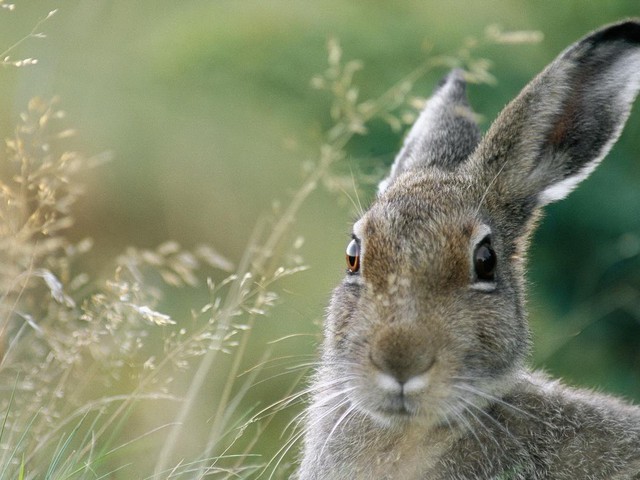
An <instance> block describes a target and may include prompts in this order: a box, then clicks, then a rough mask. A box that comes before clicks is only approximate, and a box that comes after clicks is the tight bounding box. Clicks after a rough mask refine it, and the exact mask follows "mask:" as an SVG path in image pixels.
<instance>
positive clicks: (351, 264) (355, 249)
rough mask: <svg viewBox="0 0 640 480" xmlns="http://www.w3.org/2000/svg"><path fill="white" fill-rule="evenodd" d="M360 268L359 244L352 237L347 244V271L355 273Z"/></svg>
mask: <svg viewBox="0 0 640 480" xmlns="http://www.w3.org/2000/svg"><path fill="white" fill-rule="evenodd" d="M358 270H360V245H358V242H357V240H356V239H355V238H354V239H353V240H351V242H349V245H347V271H348V272H349V273H357V272H358Z"/></svg>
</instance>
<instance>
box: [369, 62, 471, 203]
mask: <svg viewBox="0 0 640 480" xmlns="http://www.w3.org/2000/svg"><path fill="white" fill-rule="evenodd" d="M479 141H480V130H479V129H478V126H477V125H476V122H475V120H474V115H473V112H472V111H471V108H470V107H469V102H468V101H467V96H466V83H465V81H464V78H463V76H462V71H461V70H453V71H452V72H451V73H450V74H449V75H448V76H447V77H445V78H444V79H443V80H442V82H441V83H440V85H439V86H438V88H437V89H436V91H435V92H434V93H433V95H432V96H431V98H430V99H429V101H428V102H427V105H426V106H425V108H424V110H423V111H422V113H421V114H420V116H419V117H418V120H416V123H415V124H414V125H413V127H411V130H410V131H409V134H408V135H407V137H406V138H405V141H404V145H403V147H402V149H401V150H400V153H398V155H397V156H396V159H395V161H394V162H393V166H392V167H391V173H390V174H389V176H388V177H387V178H386V179H385V180H383V181H382V182H381V183H380V185H379V186H378V194H381V193H382V192H384V191H385V190H386V189H387V188H388V187H389V186H390V185H391V184H392V183H393V182H394V181H395V180H396V178H397V177H398V176H399V175H400V174H401V173H404V172H406V171H408V170H412V169H421V168H425V167H426V166H429V165H431V166H437V167H439V168H443V169H446V170H451V169H454V168H455V167H456V166H457V165H458V164H459V163H460V162H462V161H464V160H466V159H467V158H468V157H469V155H470V154H471V152H473V150H474V149H475V148H476V146H477V145H478V142H479Z"/></svg>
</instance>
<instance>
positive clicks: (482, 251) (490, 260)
mask: <svg viewBox="0 0 640 480" xmlns="http://www.w3.org/2000/svg"><path fill="white" fill-rule="evenodd" d="M497 263H498V259H497V257H496V252H495V251H494V250H493V248H492V247H491V237H489V236H486V237H485V238H484V239H483V240H482V241H481V242H480V243H479V244H478V246H477V247H476V250H475V252H474V254H473V265H474V268H475V272H476V276H477V278H478V280H480V281H484V282H493V281H494V279H495V270H496V264H497Z"/></svg>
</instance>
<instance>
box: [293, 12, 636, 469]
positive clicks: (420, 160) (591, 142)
mask: <svg viewBox="0 0 640 480" xmlns="http://www.w3.org/2000/svg"><path fill="white" fill-rule="evenodd" d="M639 88H640V21H638V20H631V21H625V22H622V23H618V24H614V25H610V26H606V27H604V28H602V29H600V30H597V31H595V32H593V33H591V34H590V35H588V36H586V37H584V38H583V39H582V40H580V41H578V42H576V43H575V44H573V45H571V46H570V47H569V48H567V49H566V50H565V51H564V52H562V53H561V54H560V55H559V56H558V58H557V59H556V60H555V61H554V62H552V63H551V64H550V65H549V66H548V67H547V68H546V69H545V70H544V71H543V72H542V73H540V74H539V75H538V76H537V77H536V78H535V79H534V80H533V81H532V82H531V83H530V84H529V85H528V86H527V87H526V88H524V90H523V91H522V92H521V93H520V95H519V96H518V97H517V98H516V99H515V100H514V101H512V102H511V103H510V104H509V105H507V107H506V108H505V109H504V110H503V111H502V113H501V114H500V115H499V117H498V119H497V120H496V121H495V122H494V124H493V125H492V126H491V127H490V129H489V131H488V133H487V134H486V135H485V136H484V138H481V135H480V132H479V129H478V127H477V125H476V123H475V122H474V118H473V115H472V113H471V111H470V107H469V104H468V102H467V99H466V94H465V82H464V79H463V75H462V73H461V72H460V71H453V72H452V73H450V74H449V75H448V77H447V78H445V80H444V81H443V82H442V83H441V85H440V86H439V87H438V88H437V89H436V91H435V92H434V94H433V96H432V98H431V99H430V100H429V101H428V103H427V105H426V107H425V109H424V111H423V112H422V113H421V115H420V116H419V118H418V120H417V121H416V123H415V125H414V126H413V127H412V128H411V130H410V132H409V134H408V136H407V138H406V139H405V141H404V144H403V147H402V149H401V151H400V153H399V154H398V155H397V157H396V159H395V162H394V164H393V166H392V168H391V172H390V174H389V176H388V177H387V178H386V179H385V180H384V181H382V183H381V184H380V186H379V189H378V194H377V197H376V199H375V201H374V202H373V205H372V206H371V207H370V209H369V210H368V211H367V212H366V213H365V214H364V215H363V216H362V217H361V218H360V219H359V220H358V221H357V222H356V223H355V225H354V226H353V234H352V240H351V242H350V243H349V244H348V247H347V267H348V269H347V274H346V276H345V278H344V280H343V281H342V283H341V284H340V285H339V286H338V287H337V288H336V289H335V290H334V292H333V296H332V299H331V302H330V305H329V308H328V313H327V319H326V326H325V332H324V333H325V338H324V342H323V345H322V357H321V361H320V364H319V367H318V369H317V371H316V372H315V375H314V377H313V380H312V381H313V385H312V388H311V390H312V392H313V395H312V399H311V401H310V404H309V406H308V409H307V412H306V420H305V422H306V425H305V431H304V445H303V449H302V459H301V465H300V466H299V469H298V471H297V472H296V474H294V476H295V478H298V479H300V480H311V479H330V480H340V479H349V480H356V479H366V480H381V479H429V480H431V479H433V480H440V479H441V480H455V479H505V480H506V479H527V480H530V479H571V480H574V479H629V478H638V479H640V408H639V407H636V406H633V405H631V404H629V403H626V402H624V401H622V400H619V399H616V398H614V397H610V396H607V395H604V394H597V393H593V392H591V391H587V390H579V389H573V388H568V387H566V386H564V385H563V384H562V383H560V382H558V381H556V380H552V379H550V378H548V377H547V376H545V374H543V373H540V372H535V371H532V370H530V369H529V368H528V367H527V364H526V363H527V356H528V352H529V347H530V338H529V330H528V325H527V314H526V310H525V280H524V274H525V254H526V249H527V244H528V241H529V237H530V236H531V233H532V231H533V229H534V227H535V226H536V222H537V220H538V218H539V215H540V210H541V208H542V207H544V206H545V205H546V204H548V203H550V202H553V201H556V200H560V199H561V198H563V197H565V196H566V195H567V194H568V193H569V192H571V190H572V189H573V188H574V187H575V186H576V185H577V184H578V183H579V182H580V181H581V180H583V179H584V178H585V177H587V175H589V174H590V173H591V171H592V170H593V169H594V168H595V167H596V166H597V165H598V163H599V162H600V161H601V160H602V158H603V157H604V156H605V155H606V154H607V152H608V151H609V149H610V148H611V146H612V144H613V143H614V142H615V140H616V139H617V137H618V136H619V134H620V132H621V130H622V127H623V125H624V123H625V121H626V119H627V117H628V115H629V111H630V109H631V106H632V104H633V102H634V99H635V96H636V94H637V92H638V89H639Z"/></svg>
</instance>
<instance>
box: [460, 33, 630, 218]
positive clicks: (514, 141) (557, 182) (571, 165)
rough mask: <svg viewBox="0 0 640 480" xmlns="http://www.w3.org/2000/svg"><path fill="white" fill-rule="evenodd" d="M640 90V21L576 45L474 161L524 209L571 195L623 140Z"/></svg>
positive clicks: (491, 188) (510, 111)
mask: <svg viewBox="0 0 640 480" xmlns="http://www.w3.org/2000/svg"><path fill="white" fill-rule="evenodd" d="M639 88H640V23H639V22H637V21H627V22H623V23H619V24H614V25H610V26H607V27H605V28H603V29H601V30H598V31H595V32H593V33H592V34H590V35H588V36H586V37H585V38H583V39H582V40H580V41H578V42H576V43H575V44H573V45H572V46H570V47H569V48H567V49H566V50H565V51H564V52H562V53H561V54H560V56H559V57H558V58H557V59H556V60H555V61H554V62H553V63H551V64H550V65H549V66H548V67H547V68H546V69H545V70H544V71H543V72H542V73H541V74H540V75H538V76H537V77H536V78H535V79H534V80H533V81H532V82H531V83H530V84H529V85H528V86H527V87H526V88H525V89H524V90H523V91H522V92H521V94H520V95H519V96H518V97H517V98H516V99H515V100H514V101H513V102H511V103H510V104H509V105H507V107H506V108H505V109H504V110H503V111H502V113H501V114H500V116H499V117H498V119H497V120H496V121H495V123H494V124H493V125H492V127H491V128H490V129H489V132H488V133H487V135H486V137H485V138H484V139H483V141H482V142H481V144H480V146H479V148H478V150H477V151H476V154H475V155H474V157H473V159H472V161H471V165H472V166H473V167H477V168H479V169H480V170H481V172H482V174H481V176H482V177H483V178H484V183H485V185H486V188H487V195H491V194H493V195H492V196H493V197H494V198H493V199H494V200H496V201H498V202H500V203H502V204H503V205H504V204H508V205H510V208H512V209H514V208H515V209H516V210H519V211H521V209H522V208H524V209H525V210H531V209H533V208H535V207H537V206H542V205H545V204H547V203H549V202H553V201H555V200H559V199H561V198H563V197H565V196H566V195H567V194H569V192H571V190H573V188H574V187H575V186H576V185H577V184H578V183H579V182H580V181H582V180H583V179H584V178H586V177H587V176H588V175H589V174H590V173H591V172H592V171H593V169H594V168H595V167H596V166H597V165H598V163H599V162H600V161H601V160H602V158H603V157H604V156H605V155H606V154H607V152H608V151H609V150H610V148H611V146H612V145H613V143H614V142H615V141H616V140H617V138H618V136H619V135H620V132H621V130H622V127H623V126H624V123H625V122H626V119H627V117H628V116H629V111H630V109H631V105H632V104H633V101H634V99H635V97H636V94H637V93H638V89H639Z"/></svg>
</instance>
